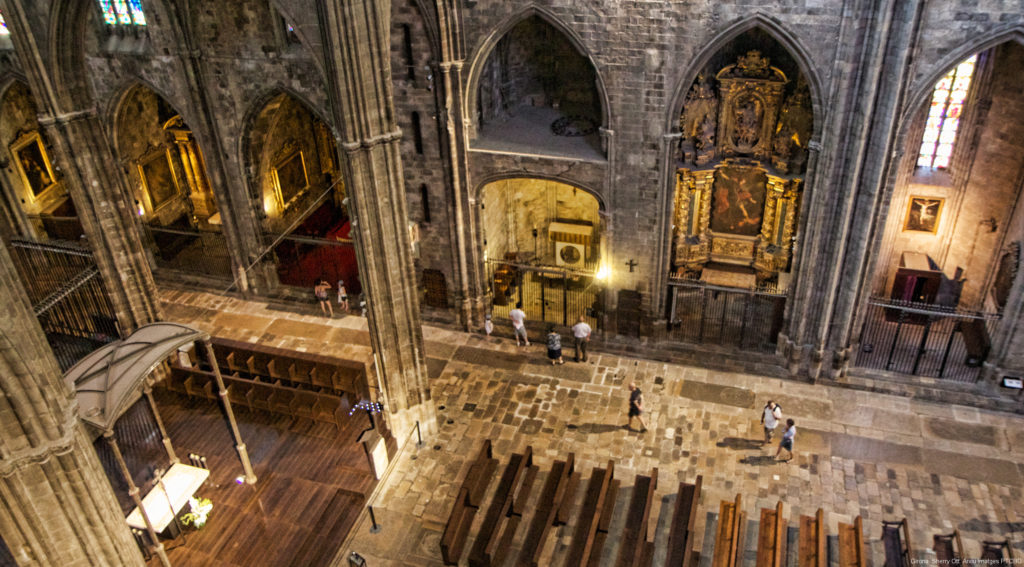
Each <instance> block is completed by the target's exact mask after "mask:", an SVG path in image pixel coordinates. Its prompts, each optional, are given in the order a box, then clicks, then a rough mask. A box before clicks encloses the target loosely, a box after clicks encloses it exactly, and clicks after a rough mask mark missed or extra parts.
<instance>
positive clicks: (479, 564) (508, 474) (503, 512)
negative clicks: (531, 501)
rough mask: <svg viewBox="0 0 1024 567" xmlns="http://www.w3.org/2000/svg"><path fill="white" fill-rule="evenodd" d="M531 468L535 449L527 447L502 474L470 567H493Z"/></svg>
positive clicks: (482, 525)
mask: <svg viewBox="0 0 1024 567" xmlns="http://www.w3.org/2000/svg"><path fill="white" fill-rule="evenodd" d="M531 467H533V449H532V448H531V447H527V448H526V451H525V452H524V453H523V454H522V455H520V454H513V455H512V456H511V457H509V460H508V465H507V466H506V467H505V472H504V473H502V475H501V479H500V480H499V481H498V488H497V490H496V491H495V493H494V498H493V499H492V500H491V505H490V507H489V508H488V509H487V513H486V515H484V520H483V523H482V524H481V525H480V531H479V532H478V533H477V537H476V541H474V542H473V547H472V548H471V549H470V550H469V565H470V567H489V566H490V565H491V562H492V561H493V560H494V556H495V555H494V554H495V550H496V549H497V548H498V542H499V541H500V539H501V532H502V528H504V527H506V526H505V518H507V517H509V516H510V515H512V513H513V502H514V501H515V498H516V493H517V489H518V488H519V486H520V484H522V483H523V480H524V478H525V477H526V476H527V469H528V468H531ZM534 470H535V469H534ZM525 499H526V496H525V495H523V500H525Z"/></svg>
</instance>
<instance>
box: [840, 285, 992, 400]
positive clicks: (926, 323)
mask: <svg viewBox="0 0 1024 567" xmlns="http://www.w3.org/2000/svg"><path fill="white" fill-rule="evenodd" d="M998 320H999V315H998V314H996V313H984V312H978V311H964V310H954V309H949V308H942V307H938V306H935V305H928V304H922V303H911V302H903V301H891V300H886V299H880V298H873V299H871V300H870V301H869V302H868V313H867V316H866V317H865V320H864V328H863V331H862V332H861V337H860V348H859V349H858V351H857V353H856V358H855V360H854V365H855V366H858V367H861V368H873V369H877V370H888V371H892V372H900V373H903V374H912V375H915V376H928V377H933V378H945V379H949V380H955V381H958V382H974V381H976V380H977V379H978V372H979V370H980V368H981V365H982V363H983V362H984V361H985V358H986V357H987V356H988V352H989V349H990V347H991V343H990V339H989V338H990V337H991V336H992V333H993V331H994V330H995V325H996V323H997V321H998Z"/></svg>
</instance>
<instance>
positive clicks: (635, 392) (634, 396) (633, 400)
mask: <svg viewBox="0 0 1024 567" xmlns="http://www.w3.org/2000/svg"><path fill="white" fill-rule="evenodd" d="M643 414H644V394H643V392H641V391H640V388H637V387H636V382H630V383H629V423H628V424H627V425H626V429H629V430H630V431H632V430H633V418H634V417H635V418H636V419H637V420H638V421H639V422H640V433H644V432H645V431H647V423H645V422H644V415H643Z"/></svg>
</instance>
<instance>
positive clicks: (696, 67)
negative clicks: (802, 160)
mask: <svg viewBox="0 0 1024 567" xmlns="http://www.w3.org/2000/svg"><path fill="white" fill-rule="evenodd" d="M753 29H760V30H761V31H763V32H765V33H766V34H768V35H769V36H770V37H771V38H772V39H774V40H775V41H777V42H778V43H779V45H781V46H782V47H783V48H784V49H785V50H786V51H787V52H788V53H789V55H790V56H791V57H792V58H793V60H794V61H795V62H796V64H797V66H798V67H799V69H800V73H801V74H802V75H803V76H804V78H805V79H806V80H807V85H808V87H809V89H810V92H811V110H812V113H813V116H814V134H813V136H812V139H818V138H819V137H820V136H819V135H820V133H821V128H822V126H823V124H824V122H825V121H824V120H822V119H821V118H822V116H823V114H824V102H825V101H824V98H823V96H824V90H823V87H822V80H821V76H820V75H819V74H818V72H817V71H816V70H815V68H814V66H813V65H811V61H812V60H813V59H812V58H811V56H810V52H809V51H808V50H807V48H806V47H804V45H803V43H801V42H800V40H799V39H798V38H797V36H796V34H794V33H792V32H791V31H789V30H788V29H787V28H786V27H785V26H784V25H783V24H782V23H781V22H779V21H778V20H776V19H775V18H772V17H771V16H769V15H767V14H765V13H763V12H756V13H754V14H752V15H750V16H747V17H746V18H743V19H740V20H737V21H736V22H733V23H732V24H731V25H730V26H729V27H727V28H725V29H724V30H722V31H721V32H720V33H719V34H718V36H717V37H715V39H714V40H712V41H711V42H709V43H708V44H707V46H706V47H705V48H704V49H702V50H701V51H700V52H699V53H698V54H697V56H696V57H695V58H694V59H693V60H692V61H691V62H690V64H689V65H688V66H687V67H686V70H685V71H684V72H683V74H682V75H680V77H679V80H678V81H677V82H676V85H675V87H673V92H674V93H675V94H674V95H672V100H671V102H670V104H669V105H668V106H667V107H666V115H665V131H666V132H675V131H676V130H678V129H679V115H680V113H682V111H683V103H684V102H685V101H686V94H687V93H688V92H689V90H690V85H692V84H693V82H694V81H696V80H697V75H698V74H699V73H700V72H701V71H702V70H703V69H704V67H706V66H707V64H708V63H709V62H710V61H711V58H712V57H714V56H715V54H716V53H718V52H719V51H720V50H721V49H722V48H723V47H725V46H727V45H728V44H729V43H731V42H732V41H734V40H735V39H737V38H738V37H739V36H741V35H743V34H744V33H746V32H748V31H750V30H753Z"/></svg>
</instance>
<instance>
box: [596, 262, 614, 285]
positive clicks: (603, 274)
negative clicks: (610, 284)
mask: <svg viewBox="0 0 1024 567" xmlns="http://www.w3.org/2000/svg"><path fill="white" fill-rule="evenodd" d="M609 275H611V269H609V268H608V265H607V264H601V267H600V268H599V269H598V270H597V275H596V276H594V277H596V278H597V279H599V280H602V281H603V280H606V279H608V276H609Z"/></svg>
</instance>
